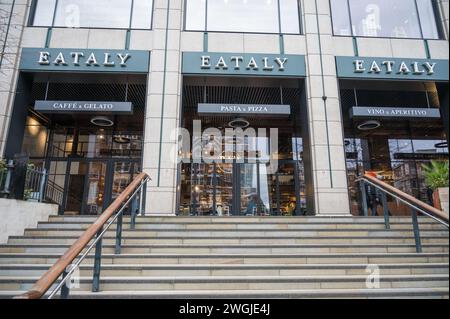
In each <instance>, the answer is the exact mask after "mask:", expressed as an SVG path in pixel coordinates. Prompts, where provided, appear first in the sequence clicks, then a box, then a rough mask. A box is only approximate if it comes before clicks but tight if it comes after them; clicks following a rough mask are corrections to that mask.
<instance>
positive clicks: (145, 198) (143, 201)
mask: <svg viewBox="0 0 450 319" xmlns="http://www.w3.org/2000/svg"><path fill="white" fill-rule="evenodd" d="M148 181H149V179H148V178H146V179H145V180H144V187H143V191H142V212H141V216H145V204H146V202H147V186H148Z"/></svg>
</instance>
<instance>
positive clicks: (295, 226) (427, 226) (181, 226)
mask: <svg viewBox="0 0 450 319" xmlns="http://www.w3.org/2000/svg"><path fill="white" fill-rule="evenodd" d="M91 225H92V223H85V222H83V223H77V222H40V223H38V227H37V228H38V229H83V230H85V229H87V228H88V227H89V226H91ZM116 225H117V224H116V223H114V224H113V225H111V227H110V228H111V229H116ZM390 226H391V229H393V230H401V229H406V230H412V229H413V228H412V227H413V226H412V224H411V223H392V224H391V225H390ZM123 228H124V229H130V228H131V224H130V222H125V223H124V224H123ZM135 229H136V230H208V231H212V230H285V229H290V230H314V229H327V230H337V229H363V230H370V229H378V230H385V225H384V223H367V224H362V223H358V224H356V223H308V224H305V223H291V224H289V223H251V224H250V223H220V224H218V223H212V224H208V223H171V224H168V223H165V224H161V223H151V222H141V221H139V222H138V223H136V225H135ZM420 229H421V230H434V229H435V230H447V228H446V227H445V226H444V225H441V224H438V223H425V222H423V223H421V224H420Z"/></svg>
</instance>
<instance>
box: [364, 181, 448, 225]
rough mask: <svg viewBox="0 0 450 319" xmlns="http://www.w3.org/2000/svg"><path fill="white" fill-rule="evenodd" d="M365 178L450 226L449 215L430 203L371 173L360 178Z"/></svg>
mask: <svg viewBox="0 0 450 319" xmlns="http://www.w3.org/2000/svg"><path fill="white" fill-rule="evenodd" d="M361 179H364V180H365V181H366V182H367V183H369V184H371V185H372V186H374V187H376V188H378V189H379V190H381V191H383V192H385V193H387V194H388V195H391V196H392V197H394V198H396V199H398V200H399V201H401V202H402V203H404V204H406V205H407V206H409V207H410V208H414V209H416V210H417V211H419V212H421V213H423V214H424V215H427V216H428V217H430V218H432V219H434V220H436V221H437V222H439V223H441V224H442V225H445V226H446V227H449V217H448V216H447V215H446V214H445V213H444V212H443V211H441V210H439V209H437V208H435V207H433V206H430V205H428V204H427V203H424V202H422V201H420V200H418V199H417V198H415V197H413V196H411V195H409V194H407V193H405V192H403V191H401V190H399V189H396V188H395V187H393V186H391V185H389V184H387V183H385V182H383V181H380V180H379V179H377V178H375V177H373V176H371V175H368V174H366V175H364V176H363V177H361V178H360V179H359V180H361Z"/></svg>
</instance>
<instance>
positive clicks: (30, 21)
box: [27, 0, 155, 31]
mask: <svg viewBox="0 0 450 319" xmlns="http://www.w3.org/2000/svg"><path fill="white" fill-rule="evenodd" d="M38 1H39V0H33V1H32V3H31V7H30V11H29V16H28V19H27V20H28V21H27V27H29V28H52V29H54V28H57V29H96V30H138V31H150V30H153V19H154V14H155V0H150V1H152V12H151V23H150V29H142V28H132V25H133V21H132V20H133V7H134V0H131V7H130V17H129V24H128V28H112V27H77V28H72V27H64V26H55V17H56V9H57V8H58V3H59V0H55V7H54V8H53V15H52V17H53V21H52V25H48V26H36V25H33V23H34V20H35V16H36V8H37V3H38Z"/></svg>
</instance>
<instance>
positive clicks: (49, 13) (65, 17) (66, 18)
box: [33, 0, 153, 29]
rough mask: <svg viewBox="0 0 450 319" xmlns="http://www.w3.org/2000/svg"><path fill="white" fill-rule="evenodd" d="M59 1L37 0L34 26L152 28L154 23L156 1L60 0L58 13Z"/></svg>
mask: <svg viewBox="0 0 450 319" xmlns="http://www.w3.org/2000/svg"><path fill="white" fill-rule="evenodd" d="M55 4H56V0H39V1H37V5H36V10H35V12H34V17H33V25H34V26H45V27H51V26H55V27H66V28H111V29H128V28H132V29H150V28H151V25H152V11H153V1H152V0H134V1H132V0H122V1H107V0H97V1H90V0H58V2H57V5H56V12H55ZM132 7H133V12H131V9H132ZM130 17H131V23H130ZM53 20H54V21H53Z"/></svg>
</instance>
